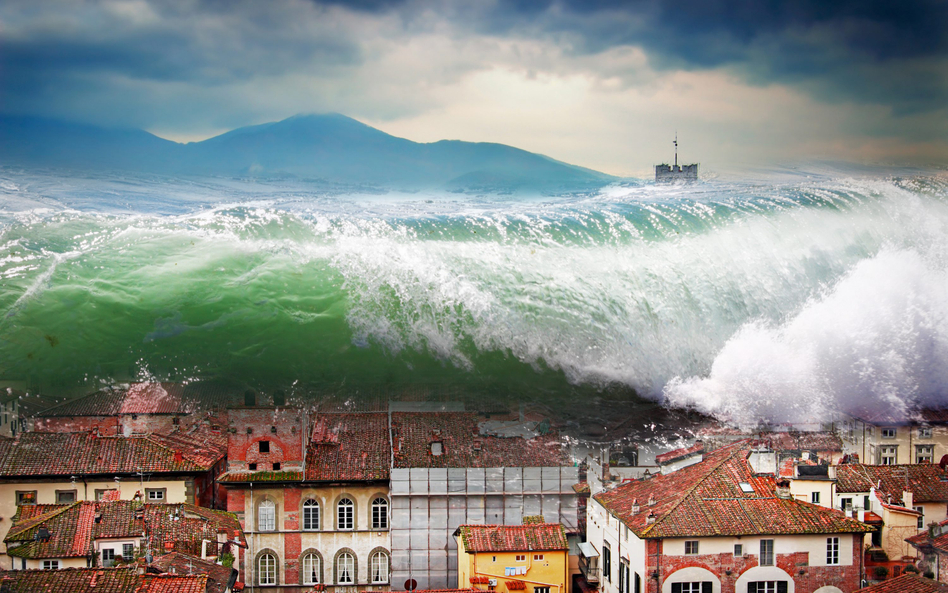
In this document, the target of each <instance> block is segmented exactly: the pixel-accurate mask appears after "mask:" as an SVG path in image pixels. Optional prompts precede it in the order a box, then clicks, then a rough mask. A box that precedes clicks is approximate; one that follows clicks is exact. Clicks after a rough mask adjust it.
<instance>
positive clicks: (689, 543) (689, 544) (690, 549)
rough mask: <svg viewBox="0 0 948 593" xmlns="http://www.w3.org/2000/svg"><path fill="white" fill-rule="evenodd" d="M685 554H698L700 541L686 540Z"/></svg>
mask: <svg viewBox="0 0 948 593" xmlns="http://www.w3.org/2000/svg"><path fill="white" fill-rule="evenodd" d="M685 554H686V555H688V556H694V555H697V554H698V540H696V539H694V540H686V541H685Z"/></svg>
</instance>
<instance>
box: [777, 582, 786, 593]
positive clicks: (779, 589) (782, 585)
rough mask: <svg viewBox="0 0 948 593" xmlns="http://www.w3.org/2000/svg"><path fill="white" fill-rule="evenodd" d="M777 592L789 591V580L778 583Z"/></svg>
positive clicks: (784, 592)
mask: <svg viewBox="0 0 948 593" xmlns="http://www.w3.org/2000/svg"><path fill="white" fill-rule="evenodd" d="M777 593H787V581H780V582H778V583H777Z"/></svg>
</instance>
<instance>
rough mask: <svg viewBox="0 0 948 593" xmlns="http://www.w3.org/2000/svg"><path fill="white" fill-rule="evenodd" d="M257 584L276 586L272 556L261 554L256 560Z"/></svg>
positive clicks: (275, 560)
mask: <svg viewBox="0 0 948 593" xmlns="http://www.w3.org/2000/svg"><path fill="white" fill-rule="evenodd" d="M271 504H273V503H271ZM257 582H258V583H260V584H261V585H276V584H277V559H276V556H274V555H273V554H270V553H266V554H261V555H260V557H259V558H257Z"/></svg>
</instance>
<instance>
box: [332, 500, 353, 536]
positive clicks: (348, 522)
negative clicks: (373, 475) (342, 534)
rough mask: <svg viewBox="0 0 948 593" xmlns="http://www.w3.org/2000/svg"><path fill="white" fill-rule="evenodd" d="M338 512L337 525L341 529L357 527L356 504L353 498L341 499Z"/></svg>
mask: <svg viewBox="0 0 948 593" xmlns="http://www.w3.org/2000/svg"><path fill="white" fill-rule="evenodd" d="M336 513H337V514H336V526H337V527H338V528H339V529H355V505H354V504H353V503H352V500H350V499H348V498H342V499H340V500H339V505H338V507H337V508H336Z"/></svg>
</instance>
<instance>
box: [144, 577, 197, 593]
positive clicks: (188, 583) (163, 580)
mask: <svg viewBox="0 0 948 593" xmlns="http://www.w3.org/2000/svg"><path fill="white" fill-rule="evenodd" d="M141 580H142V581H143V582H142V586H141V588H140V589H139V590H138V591H136V592H135V593H206V592H207V576H206V575H191V576H185V575H174V574H146V575H143V576H142V577H141Z"/></svg>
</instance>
